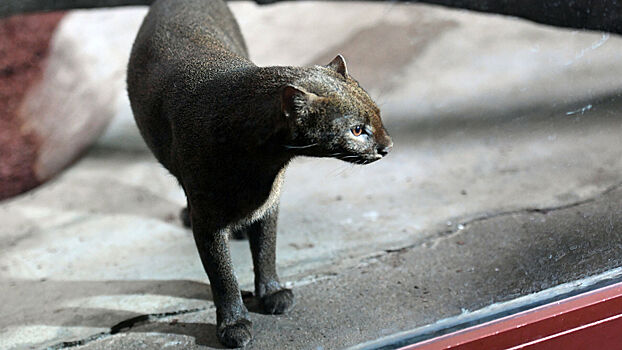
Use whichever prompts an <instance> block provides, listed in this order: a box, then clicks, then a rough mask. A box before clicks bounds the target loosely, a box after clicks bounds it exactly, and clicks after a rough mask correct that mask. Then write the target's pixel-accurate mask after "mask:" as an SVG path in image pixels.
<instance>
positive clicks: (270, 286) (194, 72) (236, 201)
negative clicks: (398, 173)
mask: <svg viewBox="0 0 622 350" xmlns="http://www.w3.org/2000/svg"><path fill="white" fill-rule="evenodd" d="M127 82H128V92H129V96H130V101H131V105H132V110H133V112H134V116H135V118H136V122H137V124H138V127H139V129H140V131H141V133H142V135H143V137H144V139H145V141H146V142H147V145H148V146H149V147H150V149H151V150H152V151H153V154H154V155H155V156H156V158H157V159H158V160H159V161H160V162H161V163H162V164H163V165H164V166H165V167H166V168H167V169H168V170H169V171H170V172H171V173H172V174H173V175H174V176H175V177H176V178H177V179H178V180H179V183H180V184H181V186H182V187H183V189H184V191H185V193H186V196H187V198H188V213H189V217H190V221H191V223H192V230H193V233H194V237H195V240H196V244H197V247H198V250H199V254H200V256H201V261H202V262H203V266H204V267H205V270H206V272H207V274H208V276H209V280H210V284H211V288H212V294H213V298H214V303H215V304H216V313H217V323H218V326H217V328H218V339H219V340H220V341H221V342H222V343H223V344H224V345H226V346H230V347H239V346H244V345H245V344H247V343H248V342H249V341H250V339H251V322H250V320H249V315H248V311H247V310H246V307H245V306H244V304H243V303H242V299H241V297H240V290H239V287H238V283H237V281H236V278H235V275H234V273H233V268H232V265H231V258H230V255H229V248H228V233H229V232H231V231H233V230H237V231H241V232H244V233H246V235H247V236H248V238H249V242H250V246H251V251H252V255H253V264H254V270H255V293H256V297H257V298H259V300H260V302H261V305H262V306H263V308H264V310H265V311H266V312H267V313H271V314H279V313H283V312H285V311H287V310H288V309H290V308H291V307H292V305H293V303H294V297H293V294H292V292H291V290H289V289H285V288H283V287H282V285H281V284H280V282H279V278H278V276H277V273H276V268H275V240H276V223H277V214H278V204H279V196H280V187H281V183H282V181H283V177H284V173H285V168H286V166H287V164H288V162H289V161H290V160H291V159H292V158H294V157H296V156H301V155H304V156H314V157H334V158H339V159H342V160H345V161H348V162H352V163H357V164H367V163H371V162H373V161H376V160H378V159H380V158H382V157H383V156H384V155H386V154H387V152H389V150H390V149H391V147H392V142H391V139H390V137H389V135H388V134H387V132H386V131H385V129H384V127H383V125H382V122H381V120H380V111H379V110H378V107H376V105H375V104H374V102H373V101H372V100H371V99H370V97H369V96H368V95H367V93H366V92H365V91H364V90H363V89H362V88H361V87H360V86H359V84H358V83H357V82H356V81H355V80H354V79H352V78H351V77H350V76H349V75H348V72H347V69H346V64H345V61H344V60H343V58H342V57H341V56H337V57H336V58H335V59H334V60H333V61H332V62H331V63H330V64H328V65H327V66H315V67H304V68H302V67H257V66H255V65H254V64H253V63H252V62H251V61H250V60H249V59H248V55H247V52H246V47H245V44H244V40H243V38H242V35H241V34H240V30H239V28H238V25H237V23H236V21H235V19H234V18H233V16H232V14H231V13H230V11H229V9H228V8H227V6H226V4H225V3H224V2H222V1H212V0H209V1H208V0H158V1H156V2H155V3H154V4H153V5H152V6H151V9H150V11H149V13H148V14H147V17H146V18H145V20H144V22H143V24H142V27H141V29H140V31H139V33H138V36H137V38H136V42H135V43H134V47H133V49H132V54H131V58H130V62H129V67H128V81H127Z"/></svg>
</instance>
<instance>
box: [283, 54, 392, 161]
mask: <svg viewBox="0 0 622 350" xmlns="http://www.w3.org/2000/svg"><path fill="white" fill-rule="evenodd" d="M306 72H307V73H306V74H305V76H303V77H302V79H299V81H298V82H297V83H295V84H291V85H286V86H284V87H283V89H282V92H281V109H282V113H283V115H284V117H285V118H286V119H287V121H288V125H289V129H290V132H291V140H290V144H288V145H285V147H287V148H289V149H291V150H292V151H293V152H294V153H296V154H300V155H308V156H316V157H333V158H338V159H341V160H344V161H347V162H351V163H356V164H368V163H371V162H374V161H376V160H378V159H381V158H382V157H384V156H385V155H387V153H388V152H389V151H390V150H391V148H392V147H393V141H391V137H390V136H389V134H388V133H387V131H386V130H385V128H384V126H383V125H382V120H381V119H380V110H379V109H378V106H376V104H375V103H374V102H373V101H372V99H371V98H370V97H369V95H368V94H367V92H366V91H365V90H363V89H362V88H361V87H360V85H359V84H358V82H357V81H356V80H354V79H353V78H352V77H350V75H349V74H348V71H347V68H346V63H345V60H344V59H343V57H342V56H341V55H339V56H337V57H336V58H335V59H334V60H333V61H332V62H331V63H329V64H328V65H326V66H315V67H311V68H309V69H308V70H307V71H306Z"/></svg>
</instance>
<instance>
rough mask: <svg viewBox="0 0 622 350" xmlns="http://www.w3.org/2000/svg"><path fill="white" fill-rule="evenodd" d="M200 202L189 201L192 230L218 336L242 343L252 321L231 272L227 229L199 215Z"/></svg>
mask: <svg viewBox="0 0 622 350" xmlns="http://www.w3.org/2000/svg"><path fill="white" fill-rule="evenodd" d="M201 208H203V209H204V210H208V209H207V208H204V207H203V206H201V205H200V204H195V203H192V205H191V206H190V211H191V213H190V215H191V217H192V232H193V233H194V239H195V241H196V244H197V248H198V250H199V255H200V256H201V262H202V263H203V267H204V268H205V271H206V272H207V275H208V277H209V280H210V286H211V288H212V296H213V298H214V304H215V305H216V317H217V323H218V324H217V329H218V340H219V341H220V342H221V343H222V344H223V345H225V346H228V347H232V348H238V347H243V346H245V345H246V344H248V342H249V341H250V340H251V338H252V334H251V328H252V324H251V321H250V318H249V315H248V310H247V309H246V306H244V303H243V302H242V297H241V295H240V288H239V286H238V282H237V279H236V277H235V274H234V272H233V265H232V263H231V255H230V253H229V242H228V240H229V237H228V235H229V233H228V232H227V230H225V229H224V228H218V227H215V226H214V225H213V223H210V222H209V220H208V219H207V218H206V217H205V216H204V215H202V214H203V213H205V212H204V211H203V212H202V210H201Z"/></svg>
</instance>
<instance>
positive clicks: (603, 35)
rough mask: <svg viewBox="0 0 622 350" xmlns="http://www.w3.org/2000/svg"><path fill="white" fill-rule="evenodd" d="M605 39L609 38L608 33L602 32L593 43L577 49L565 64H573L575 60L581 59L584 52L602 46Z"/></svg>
mask: <svg viewBox="0 0 622 350" xmlns="http://www.w3.org/2000/svg"><path fill="white" fill-rule="evenodd" d="M607 40H609V33H603V34H602V36H601V37H600V39H599V40H598V41H596V42H594V43H592V45H590V47H586V48H584V49H582V50H581V51H579V53H577V54H576V55H575V57H574V59H572V60H570V61H568V62H566V64H565V65H566V66H568V65H571V64H573V63H574V62H575V61H576V60H578V59H581V58H582V57H583V56H585V54H586V53H588V52H590V51H594V50H596V49H597V48H599V47H601V46H603V45H604V44H605V43H606V42H607Z"/></svg>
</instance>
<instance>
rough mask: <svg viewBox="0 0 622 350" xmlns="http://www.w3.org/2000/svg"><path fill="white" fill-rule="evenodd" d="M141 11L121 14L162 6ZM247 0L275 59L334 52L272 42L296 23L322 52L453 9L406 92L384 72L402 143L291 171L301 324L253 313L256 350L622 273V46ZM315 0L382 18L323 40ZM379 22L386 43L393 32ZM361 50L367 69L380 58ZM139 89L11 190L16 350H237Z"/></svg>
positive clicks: (246, 276) (422, 319) (286, 267)
mask: <svg viewBox="0 0 622 350" xmlns="http://www.w3.org/2000/svg"><path fill="white" fill-rule="evenodd" d="M297 6H300V7H297ZM316 6H317V7H316ZM348 8H349V7H348ZM123 11H128V10H123ZM129 11H130V12H129V13H128V12H123V15H122V16H121V18H122V19H123V18H124V19H127V18H128V17H129V16H131V15H132V14H135V15H140V14H141V13H144V11H141V10H129ZM131 11H134V12H131ZM234 11H236V14H237V16H238V18H240V20H241V25H242V29H243V30H244V31H245V33H247V39H248V40H249V43H250V45H249V46H250V50H251V53H253V52H255V53H254V55H256V57H257V60H258V61H259V62H261V63H264V64H268V63H270V60H279V61H278V62H280V63H290V61H291V63H303V64H304V63H308V62H311V61H312V60H313V59H315V58H316V57H320V56H321V55H325V54H326V55H328V53H326V52H320V53H318V52H317V50H306V51H304V52H303V53H299V52H298V51H295V50H292V51H291V52H285V53H282V52H280V51H279V54H280V55H283V56H281V57H277V54H275V53H273V52H271V51H265V47H268V46H270V45H272V47H274V46H275V45H276V44H280V45H283V42H280V41H279V40H285V39H284V37H286V38H289V39H287V43H288V44H289V43H291V44H292V45H293V46H294V47H297V46H296V45H300V43H296V42H295V40H294V39H295V38H296V37H297V35H298V34H296V35H293V34H294V33H304V34H300V35H307V36H305V40H303V42H306V43H307V44H305V45H306V46H309V43H311V42H314V41H313V40H315V42H316V43H317V45H316V46H318V47H323V48H324V47H331V45H333V44H334V45H337V46H338V44H339V43H340V42H343V41H344V40H347V38H349V37H350V36H351V35H353V36H354V37H355V38H357V41H358V40H360V43H361V45H362V47H364V46H365V45H366V44H365V43H366V41H365V39H366V38H368V37H370V36H373V34H372V33H373V25H375V24H378V23H380V22H382V23H384V22H391V23H393V22H395V23H398V24H399V26H405V25H406V24H405V23H407V19H408V18H410V17H409V16H411V15H413V16H414V17H413V18H419V19H421V18H423V19H425V21H428V22H434V23H437V22H443V21H453V22H455V23H454V24H452V25H451V26H450V28H449V27H448V28H445V27H443V28H445V29H444V31H443V32H442V33H441V34H439V33H435V32H433V31H430V32H425V31H423V32H421V33H419V34H418V35H422V36H425V35H431V36H433V37H432V38H430V40H428V41H425V40H424V39H425V38H421V42H420V41H417V42H416V43H414V44H413V45H423V43H424V42H425V45H426V46H425V49H424V48H423V47H421V48H422V51H421V53H420V54H418V55H416V57H414V58H413V60H412V61H410V62H409V65H408V67H403V68H404V70H401V71H400V72H401V73H396V75H395V77H394V78H395V79H397V78H399V75H400V74H402V76H401V80H399V81H398V82H399V84H398V85H395V86H393V87H392V89H391V90H389V91H388V92H387V94H386V95H384V96H383V95H382V91H381V90H382V86H377V87H376V88H374V87H373V84H372V89H371V90H372V91H374V90H373V89H377V90H375V91H376V92H375V94H376V95H375V96H376V97H377V98H378V99H379V100H380V101H383V102H385V103H384V104H383V105H382V106H381V107H382V109H383V111H384V119H385V121H386V125H387V128H388V130H389V131H390V132H391V134H392V136H393V137H394V141H395V145H396V146H395V149H394V151H393V152H392V153H391V155H390V156H389V157H387V159H385V160H383V161H382V162H378V163H375V164H372V165H369V166H366V167H353V166H350V165H347V164H345V163H340V162H338V161H332V160H318V159H299V160H297V161H295V162H294V163H293V164H292V166H291V167H290V169H288V172H287V176H286V183H285V185H284V189H283V198H282V205H281V215H280V219H279V239H278V248H277V249H278V253H277V256H278V265H279V270H280V273H281V275H282V277H283V279H284V280H285V281H287V283H288V284H289V285H291V286H293V287H294V289H295V291H296V292H297V297H298V305H297V307H296V308H295V310H294V311H293V313H291V314H290V315H287V316H279V317H273V316H266V315H261V314H258V313H256V312H254V313H253V314H252V317H253V320H254V329H255V334H256V337H257V339H256V340H255V342H254V343H253V345H252V347H254V348H258V349H262V348H272V347H274V346H275V344H278V345H279V347H282V348H301V349H317V348H318V347H323V348H325V349H331V348H341V347H345V346H350V345H354V344H356V343H358V342H362V341H366V340H370V339H373V338H375V337H379V336H382V335H386V334H390V333H392V332H395V331H400V330H404V329H408V328H411V327H415V326H419V325H423V324H426V323H429V322H433V321H436V320H438V319H439V318H442V317H447V316H451V315H455V314H457V313H460V312H462V309H469V310H472V309H474V308H479V307H481V306H484V305H487V304H489V303H491V302H495V301H500V300H507V298H512V297H516V296H519V295H524V294H526V293H530V292H533V291H537V290H541V289H543V288H546V287H548V286H552V285H555V284H556V283H562V282H563V281H567V280H570V279H572V278H579V277H581V276H585V275H590V274H594V273H597V272H599V271H602V270H603V269H608V268H612V267H616V266H619V265H620V264H619V260H618V259H617V258H615V257H614V255H616V254H618V253H619V251H618V245H619V243H617V240H616V239H617V238H615V236H616V233H619V232H620V227H619V222H618V218H619V215H618V214H619V206H616V205H617V203H619V202H620V201H619V200H620V193H619V192H620V191H619V189H617V187H615V186H618V185H619V183H620V182H621V181H622V177H621V176H620V174H622V157H621V152H622V138H621V137H620V135H622V123H621V122H620V113H619V111H620V109H621V107H622V99H619V98H617V97H618V96H619V94H620V92H622V86H620V84H619V79H616V77H617V76H619V74H617V73H619V72H622V64H621V63H620V62H622V61H621V60H619V57H618V55H619V52H622V51H620V48H621V47H622V41H621V40H620V39H619V38H614V37H611V38H607V39H606V40H604V41H603V42H602V43H600V41H601V40H602V38H603V37H602V35H601V34H599V33H576V32H570V31H566V30H553V29H550V28H545V27H542V26H537V25H534V24H530V23H526V22H523V21H518V20H514V19H504V18H501V17H493V16H484V15H472V14H467V13H464V12H460V11H449V10H441V9H438V8H432V7H428V6H415V5H413V6H412V7H411V6H393V5H391V6H388V7H387V5H382V6H380V5H374V6H371V5H357V6H355V7H352V10H346V9H345V8H344V7H343V4H332V5H331V4H321V5H318V4H308V3H304V4H287V5H278V6H275V7H265V8H261V9H258V8H255V7H254V6H252V5H249V4H236V7H234ZM254 11H255V12H254ZM284 11H289V12H287V13H290V16H277V14H283V13H286V12H284ZM305 11H306V12H305ZM309 11H317V12H313V13H316V14H317V15H316V16H315V17H316V18H317V17H318V16H319V17H322V16H320V13H323V14H324V15H325V16H326V17H327V21H329V22H330V21H333V22H330V23H333V24H335V25H337V23H339V21H337V19H339V18H341V17H340V16H341V14H343V15H344V16H350V17H348V18H350V19H351V20H352V21H354V20H355V19H356V18H359V17H360V18H363V17H364V18H371V19H373V20H371V19H370V21H368V22H364V21H360V22H357V25H356V26H354V27H353V28H346V29H344V30H343V31H341V32H338V33H336V34H335V35H334V36H331V41H330V44H331V45H328V44H326V43H321V42H320V41H321V39H322V36H321V35H320V34H322V33H323V34H322V35H330V34H331V30H329V29H327V28H328V27H326V28H321V30H319V29H318V32H314V31H312V30H310V28H312V24H313V23H309V22H307V21H300V23H294V22H297V20H296V18H299V17H300V15H296V14H300V13H311V12H309ZM74 15H75V16H86V17H88V16H97V12H94V13H86V12H78V13H76V14H74ZM74 15H72V16H74ZM336 15H339V16H336ZM297 16H298V17H297ZM332 16H336V17H332ZM361 16H363V17H361ZM365 16H367V17H365ZM113 17H114V16H113ZM337 17H339V18H337ZM270 18H273V19H278V21H276V22H269V21H268V20H269V19H270ZM288 19H289V22H287V20H288ZM69 20H71V16H69ZM89 22H90V21H88V20H87V19H85V18H84V17H83V18H80V23H89ZM344 23H349V22H347V21H345V22H344ZM426 23H427V22H426ZM264 25H265V26H266V31H264V32H261V31H258V30H256V29H257V28H259V27H258V26H264ZM296 25H298V26H297V27H295V26H296ZM344 25H345V24H342V26H344ZM410 25H411V26H416V23H411V24H410ZM288 26H289V27H288ZM315 26H316V27H317V25H315ZM367 27H371V29H369V30H367V29H365V28H367ZM253 28H255V30H253ZM284 28H289V29H288V30H284ZM400 28H401V27H400ZM495 28H496V29H497V31H496V32H495V31H493V29H495ZM380 30H381V31H382V33H383V34H382V35H385V36H382V35H380V36H379V37H380V38H383V37H386V35H390V34H391V33H393V32H394V28H393V27H390V26H389V27H386V26H385V27H383V28H380ZM361 32H363V33H367V34H368V35H365V36H361V35H360V33H361ZM264 33H273V34H274V36H271V35H267V34H264ZM318 33H320V34H318ZM476 33H480V34H481V35H475V34H476ZM128 35H131V33H128ZM287 35H289V37H288V36H287ZM271 37H272V38H274V39H272V41H270V40H269V39H268V38H271ZM508 38H510V39H508ZM520 38H523V39H520ZM375 39H378V38H375ZM375 39H374V38H370V40H371V41H370V42H372V43H373V42H378V40H376V41H374V40H375ZM519 39H520V40H519ZM452 43H454V45H453V46H452V45H451V44H452ZM484 43H486V45H484ZM535 43H537V48H538V50H536V51H530V48H533V47H535V46H533V45H535ZM594 43H600V44H599V46H598V47H596V48H594V49H590V48H592V47H593V46H594ZM324 44H326V45H324ZM310 46H313V45H310ZM262 48H264V51H261V50H260V49H262ZM352 49H354V48H352ZM359 49H360V48H359ZM584 49H586V50H584ZM272 51H275V50H272ZM311 51H313V52H311ZM355 51H356V50H355ZM519 53H520V54H519ZM317 55H320V56H317ZM515 55H518V56H517V57H515ZM272 56H274V57H272ZM400 57H401V58H400ZM400 57H398V58H399V60H401V61H400V62H402V61H404V59H403V57H402V56H400ZM478 58H480V59H485V60H484V61H482V62H480V61H479V60H478ZM567 59H572V60H574V61H573V62H574V63H572V64H570V65H565V63H567V62H568V61H567ZM288 60H289V61H288ZM356 62H357V60H356V59H355V60H353V61H349V63H350V65H349V68H351V70H352V71H354V70H356V69H361V70H360V72H361V73H363V76H365V73H364V72H365V69H367V70H368V71H372V70H371V68H370V67H367V68H365V67H363V66H359V65H357V64H356ZM374 62H375V61H374ZM387 62H388V63H387V64H388V67H384V68H383V69H387V70H386V71H387V72H388V71H389V70H388V68H390V64H391V61H390V60H389V61H387ZM478 62H479V63H478ZM398 63H399V62H398ZM422 64H425V66H421V65H422ZM357 67H358V68H357ZM372 68H373V67H372ZM449 68H451V69H449ZM505 71H514V72H515V73H516V74H508V75H506V74H502V73H503V72H505ZM405 72H408V73H405ZM478 77H479V78H481V79H480V80H478V79H479V78H478ZM392 79H393V78H392ZM372 83H373V82H372ZM412 84H415V85H417V86H412ZM448 85H451V86H452V88H451V89H447V86H448ZM119 94H120V97H119V103H118V106H117V107H116V108H117V110H118V115H117V117H116V119H115V120H114V122H113V124H112V125H111V128H110V129H109V131H108V133H107V134H106V135H105V136H104V137H103V138H102V139H101V140H100V141H99V142H98V143H97V145H96V146H95V147H93V148H92V150H91V151H90V152H89V154H88V155H87V156H86V157H85V158H83V159H82V160H81V161H80V162H78V163H77V164H76V165H75V166H74V167H72V168H71V169H69V170H68V171H67V172H65V173H64V174H62V175H61V176H59V177H58V178H56V179H55V180H54V181H51V182H50V183H48V184H46V185H44V186H42V187H41V188H39V189H37V190H36V191H33V192H30V193H28V194H26V195H23V196H20V197H18V198H15V199H13V200H10V201H5V202H2V203H1V204H0V222H2V226H1V227H0V237H2V240H0V295H3V296H5V302H4V303H3V304H2V306H1V309H0V314H1V315H2V316H3V317H2V318H0V319H1V321H0V348H2V349H5V348H6V349H21V348H43V347H47V346H56V348H63V347H67V346H70V345H79V343H80V342H81V341H84V343H85V344H83V346H84V347H86V348H128V349H132V348H139V347H140V348H143V347H151V348H161V347H167V348H173V349H175V348H177V349H182V348H184V349H185V348H202V347H207V348H209V347H216V348H218V345H217V343H216V342H215V338H214V324H215V314H214V310H213V307H212V304H211V303H210V302H209V300H210V299H211V297H210V294H209V288H208V285H207V278H206V276H205V273H204V272H203V269H202V267H201V265H200V262H199V259H198V255H197V253H196V249H195V247H194V243H193V240H192V236H191V234H190V233H189V231H187V230H185V229H183V228H182V227H181V226H180V223H179V220H178V218H177V214H178V211H179V209H180V208H181V206H182V205H183V204H184V198H183V195H182V192H181V191H180V189H179V188H178V186H177V184H176V183H175V181H174V179H173V178H172V177H171V176H170V175H168V174H167V173H166V172H165V171H164V170H163V169H162V167H161V166H160V165H158V164H157V163H156V162H155V160H154V159H153V157H152V155H151V154H150V153H149V152H148V151H147V150H146V149H145V147H144V145H143V143H142V140H141V139H140V136H139V135H138V133H137V131H136V129H135V127H134V125H133V120H132V117H131V114H130V113H129V109H128V106H127V101H126V99H125V97H124V94H125V93H124V92H122V91H120V92H119ZM566 206H570V207H568V208H566V209H559V208H565V207H566ZM554 208H558V210H552V209H554ZM576 210H582V211H581V212H580V213H581V214H577V213H578V212H577V211H576ZM584 214H585V215H587V217H584ZM542 220H544V221H542ZM580 237H587V238H589V239H588V240H584V241H582V240H581V238H580ZM232 254H233V259H234V261H235V263H236V269H237V274H238V277H239V280H240V282H241V284H242V286H243V288H245V289H246V290H250V289H251V287H252V269H251V262H250V254H249V251H248V244H247V243H246V242H241V241H235V242H232ZM618 255H619V254H618ZM549 256H551V257H550V258H549ZM495 268H497V269H499V271H496V270H495ZM458 270H460V271H458ZM398 282H399V283H398ZM415 287H416V288H415ZM247 301H248V302H249V306H250V308H251V310H256V308H255V309H254V306H253V305H252V303H253V301H252V298H247ZM196 310H198V311H196ZM130 326H131V327H130ZM111 333H115V334H114V335H113V334H111ZM76 342H78V343H76Z"/></svg>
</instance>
